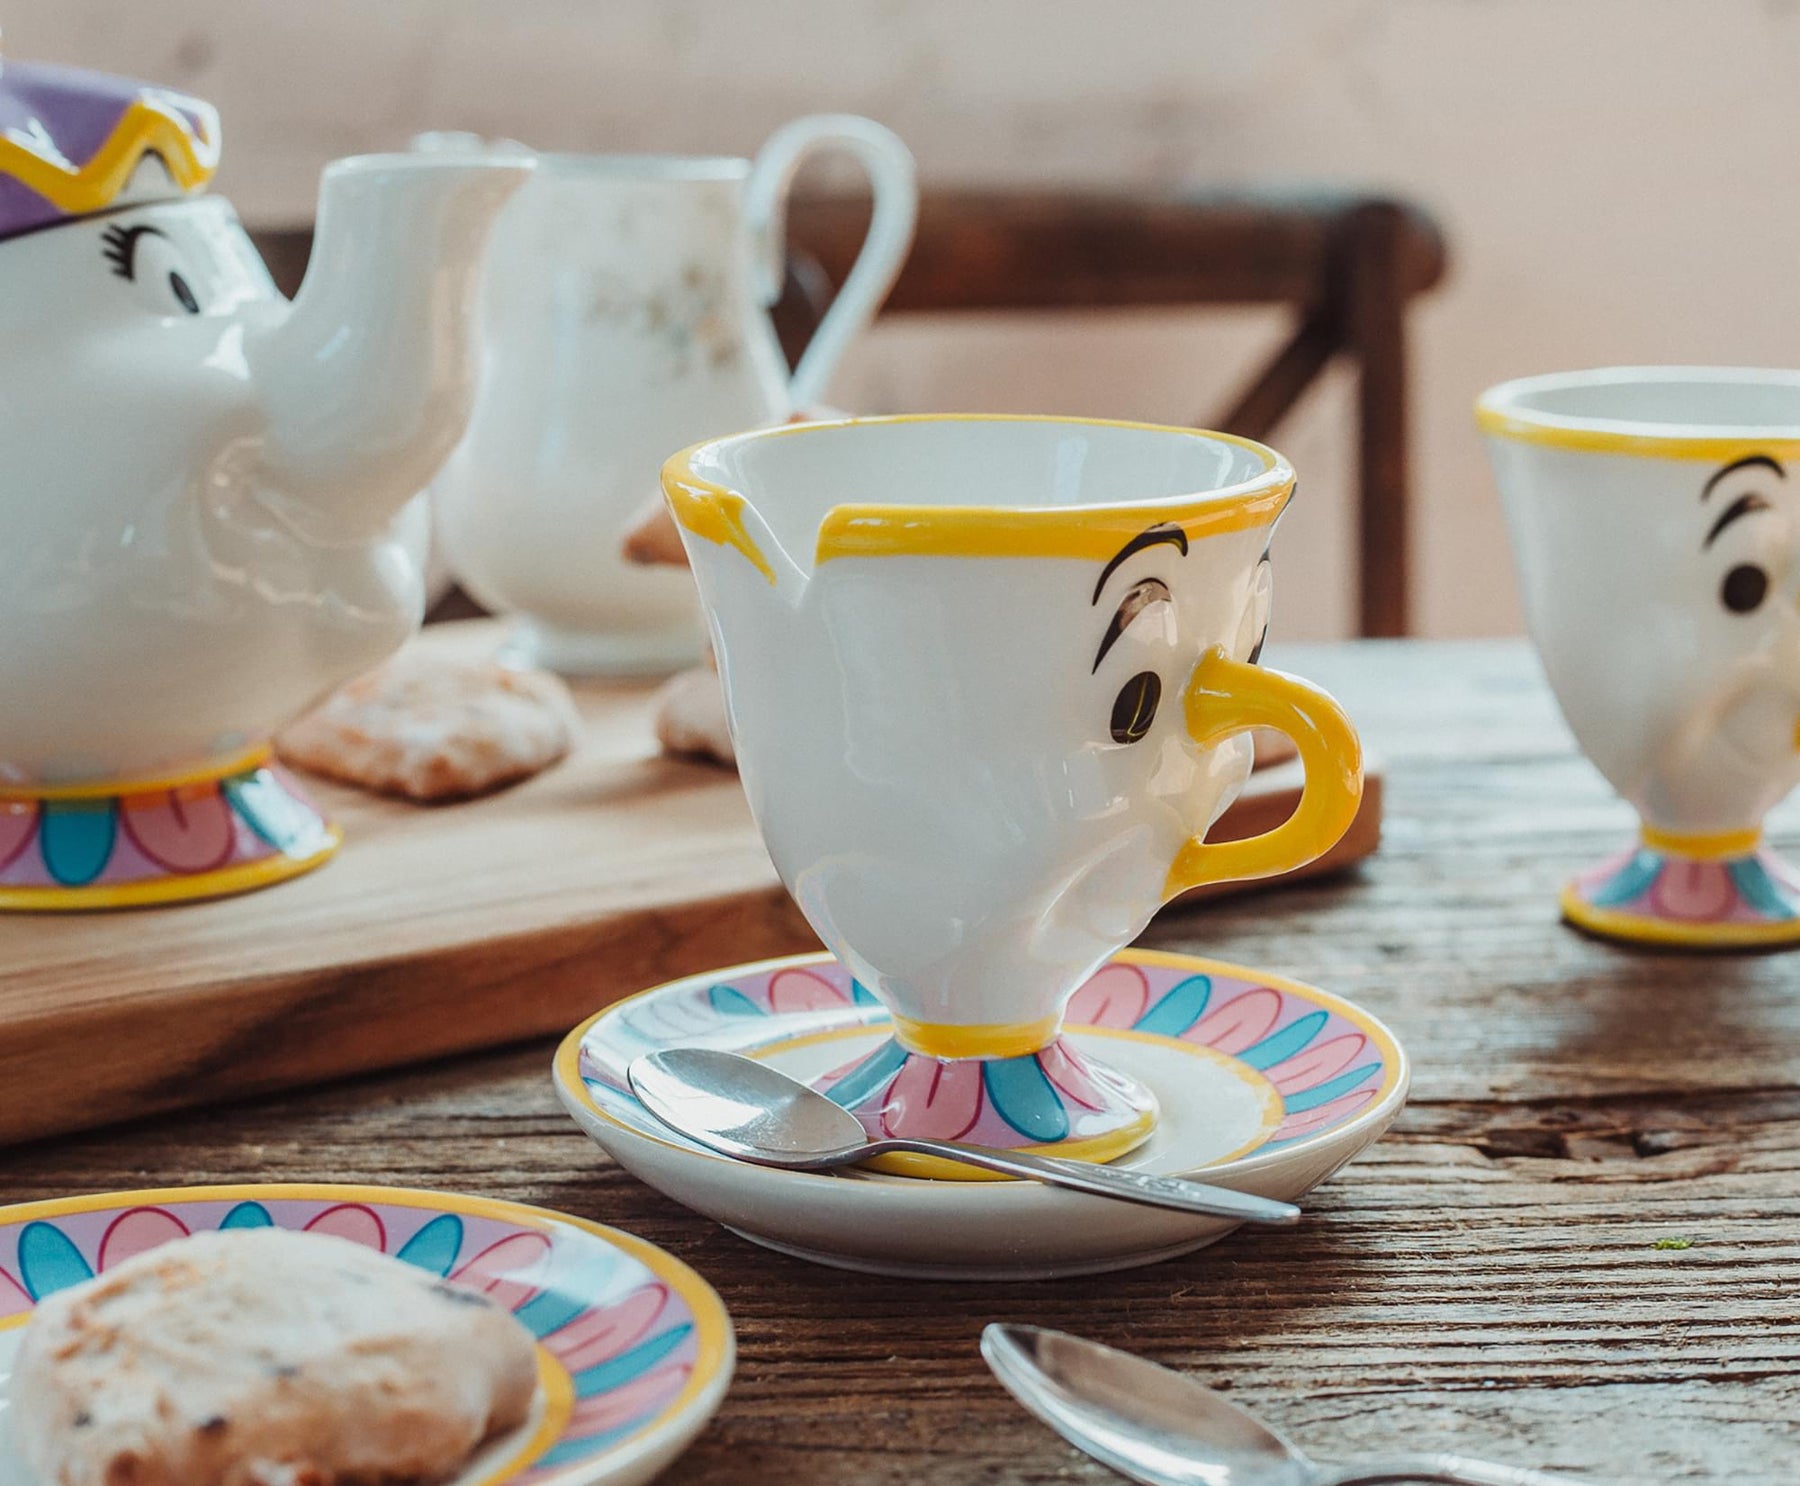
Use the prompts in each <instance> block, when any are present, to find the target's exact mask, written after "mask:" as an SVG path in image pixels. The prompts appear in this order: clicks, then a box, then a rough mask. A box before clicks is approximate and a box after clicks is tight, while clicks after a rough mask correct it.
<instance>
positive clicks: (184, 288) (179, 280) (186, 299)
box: [169, 269, 200, 315]
mask: <svg viewBox="0 0 1800 1486" xmlns="http://www.w3.org/2000/svg"><path fill="white" fill-rule="evenodd" d="M169 292H170V293H171V294H173V295H174V296H175V299H176V301H177V302H178V303H179V304H180V305H181V307H182V308H183V309H184V310H186V311H187V312H188V313H189V314H190V315H197V314H199V313H200V301H199V300H198V299H196V298H194V291H193V290H192V289H191V288H190V287H189V286H188V281H187V280H186V279H184V278H183V277H182V276H181V275H180V274H179V273H178V272H176V271H175V270H174V269H170V270H169Z"/></svg>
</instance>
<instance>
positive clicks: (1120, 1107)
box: [814, 1037, 1157, 1181]
mask: <svg viewBox="0 0 1800 1486" xmlns="http://www.w3.org/2000/svg"><path fill="white" fill-rule="evenodd" d="M814 1087H815V1088H817V1089H818V1090H819V1091H820V1092H821V1093H824V1094H826V1095H828V1096H829V1097H830V1098H831V1099H833V1100H835V1101H836V1102H837V1103H839V1104H841V1105H843V1106H844V1107H845V1108H846V1109H848V1110H850V1111H851V1112H852V1113H853V1114H855V1115H856V1117H857V1118H858V1119H859V1120H861V1121H862V1123H863V1128H864V1129H866V1130H867V1131H868V1132H869V1134H870V1135H871V1136H875V1137H877V1138H881V1137H888V1136H912V1137H917V1138H921V1139H926V1140H957V1141H963V1142H965V1143H967V1144H969V1145H985V1146H991V1147H993V1148H995V1149H997V1150H1013V1151H1029V1152H1031V1153H1033V1154H1036V1155H1044V1156H1058V1157H1061V1158H1062V1159H1064V1160H1070V1161H1095V1162H1106V1161H1112V1160H1116V1159H1117V1158H1118V1157H1120V1156H1123V1155H1125V1154H1126V1153H1127V1152H1128V1151H1132V1150H1135V1149H1136V1148H1137V1147H1138V1146H1140V1145H1142V1144H1143V1143H1144V1141H1145V1140H1147V1139H1148V1138H1149V1136H1150V1132H1151V1131H1152V1130H1153V1129H1154V1128H1155V1126H1156V1116H1157V1106H1156V1096H1155V1095H1154V1094H1153V1093H1151V1092H1150V1090H1149V1089H1147V1088H1146V1087H1144V1085H1143V1084H1141V1083H1139V1082H1138V1081H1137V1080H1136V1079H1134V1078H1129V1077H1127V1076H1126V1075H1125V1074H1123V1073H1120V1072H1118V1071H1117V1070H1116V1069H1112V1068H1109V1067H1107V1066H1106V1065H1105V1064H1103V1063H1100V1062H1097V1061H1095V1060H1094V1059H1093V1058H1091V1057H1089V1056H1087V1055H1086V1054H1084V1053H1082V1052H1080V1051H1078V1050H1077V1049H1076V1048H1075V1047H1074V1046H1073V1044H1071V1043H1070V1042H1069V1040H1068V1039H1067V1038H1064V1037H1059V1038H1058V1039H1057V1040H1056V1041H1055V1042H1053V1043H1051V1044H1050V1046H1049V1047H1046V1048H1044V1049H1042V1050H1041V1051H1039V1052H1035V1053H1027V1054H1025V1055H1023V1056H1022V1057H1013V1058H934V1057H931V1056H930V1055H928V1054H925V1053H915V1052H911V1051H909V1050H908V1049H906V1048H904V1047H902V1046H901V1045H900V1044H899V1043H898V1042H896V1041H894V1040H893V1039H891V1038H890V1039H889V1040H888V1041H887V1042H884V1043H883V1044H882V1045H881V1046H880V1047H878V1048H876V1049H875V1051H874V1052H872V1053H870V1054H869V1055H868V1056H867V1057H864V1058H861V1059H859V1060H858V1061H857V1062H855V1063H853V1064H851V1065H849V1066H848V1067H845V1068H840V1069H838V1070H836V1071H835V1072H833V1073H829V1074H826V1075H825V1076H824V1077H822V1078H819V1079H816V1080H815V1081H814ZM868 1167H869V1169H871V1170H874V1171H883V1172H888V1173H890V1174H892V1175H897V1176H914V1177H930V1178H935V1179H939V1180H942V1179H950V1180H958V1181H983V1180H991V1181H1005V1180H1007V1178H1005V1177H996V1176H994V1175H993V1174H992V1173H989V1172H983V1171H977V1170H975V1169H974V1168H973V1167H970V1166H964V1165H962V1164H960V1163H958V1162H955V1161H948V1160H944V1159H941V1158H939V1157H936V1156H920V1155H913V1154H910V1153H906V1154H898V1155H889V1156H878V1157H876V1158H875V1159H874V1160H872V1161H870V1162H869V1163H868Z"/></svg>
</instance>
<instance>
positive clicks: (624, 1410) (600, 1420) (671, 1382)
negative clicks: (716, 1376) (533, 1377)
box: [566, 1362, 694, 1439]
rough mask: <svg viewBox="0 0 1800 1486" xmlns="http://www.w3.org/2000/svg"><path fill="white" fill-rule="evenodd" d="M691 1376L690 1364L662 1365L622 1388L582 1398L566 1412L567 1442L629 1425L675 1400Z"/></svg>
mask: <svg viewBox="0 0 1800 1486" xmlns="http://www.w3.org/2000/svg"><path fill="white" fill-rule="evenodd" d="M693 1373H694V1366H693V1364H692V1363H691V1362H665V1363H664V1364H663V1365H662V1366H661V1367H658V1368H654V1369H652V1370H651V1371H650V1372H647V1373H645V1374H644V1375H643V1377H641V1378H637V1379H634V1380H633V1381H632V1382H629V1383H627V1384H625V1386H624V1387H622V1388H614V1389H613V1390H612V1391H611V1392H608V1393H602V1394H600V1395H598V1396H597V1397H594V1398H584V1399H582V1400H581V1402H579V1403H578V1404H576V1405H575V1408H574V1410H573V1411H572V1412H571V1413H570V1415H569V1424H568V1428H567V1431H566V1433H567V1434H568V1436H569V1438H571V1439H585V1438H587V1437H588V1436H589V1435H594V1434H605V1433H606V1432H607V1431H608V1430H610V1429H617V1428H618V1427H619V1426H620V1425H621V1424H629V1423H630V1422H631V1421H632V1420H633V1419H635V1418H637V1417H638V1416H639V1415H641V1414H645V1413H648V1412H649V1411H650V1410H651V1409H653V1408H656V1407H658V1406H660V1405H662V1404H665V1403H667V1402H668V1401H669V1400H670V1399H672V1398H673V1397H675V1395H676V1394H677V1393H679V1392H681V1390H682V1389H683V1388H684V1387H685V1386H686V1385H687V1380H688V1379H689V1378H690V1377H692V1376H693Z"/></svg>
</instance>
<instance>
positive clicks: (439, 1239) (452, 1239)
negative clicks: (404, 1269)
mask: <svg viewBox="0 0 1800 1486" xmlns="http://www.w3.org/2000/svg"><path fill="white" fill-rule="evenodd" d="M462 1244H463V1223H462V1219H461V1218H459V1217H457V1215H456V1214H455V1213H439V1214H438V1215H437V1216H436V1217H435V1218H433V1219H432V1220H431V1221H430V1222H429V1223H427V1224H426V1225H425V1226H424V1227H423V1228H421V1229H420V1230H419V1231H418V1232H417V1233H415V1234H414V1235H413V1236H412V1237H411V1238H409V1239H407V1241H406V1242H405V1244H403V1245H402V1246H401V1249H400V1252H399V1253H397V1254H395V1255H394V1257H395V1258H396V1259H403V1260H405V1261H406V1263H408V1264H416V1265H417V1266H418V1267H419V1268H420V1269H423V1270H426V1271H428V1272H429V1273H431V1274H435V1275H438V1276H440V1277H441V1276H443V1275H447V1274H449V1273H450V1270H451V1268H452V1267H453V1266H454V1265H455V1263H456V1256H457V1255H458V1254H460V1253H461V1252H462Z"/></svg>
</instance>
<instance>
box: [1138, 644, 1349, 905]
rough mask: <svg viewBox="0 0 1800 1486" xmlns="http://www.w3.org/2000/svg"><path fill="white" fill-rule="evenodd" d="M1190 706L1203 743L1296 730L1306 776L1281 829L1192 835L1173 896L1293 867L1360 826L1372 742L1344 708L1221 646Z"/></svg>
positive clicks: (1173, 874) (1192, 686) (1192, 728)
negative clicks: (1365, 760) (1216, 837)
mask: <svg viewBox="0 0 1800 1486" xmlns="http://www.w3.org/2000/svg"><path fill="white" fill-rule="evenodd" d="M1186 709H1187V725H1188V732H1189V733H1190V734H1191V735H1192V737H1193V739H1194V741H1195V742H1196V743H1199V744H1202V745H1205V744H1209V743H1217V742H1218V741H1219V740H1220V739H1222V738H1225V737H1228V736H1230V735H1231V734H1232V733H1241V732H1243V731H1245V730H1246V729H1247V728H1257V727H1263V728H1273V729H1275V731H1276V732H1278V733H1286V734H1287V735H1288V737H1290V738H1292V739H1293V740H1294V746H1295V747H1296V748H1297V749H1299V752H1300V763H1301V766H1302V768H1303V769H1304V770H1305V772H1306V782H1305V783H1304V784H1303V785H1302V786H1301V791H1300V803H1299V804H1298V805H1296V806H1295V807H1294V813H1293V814H1292V815H1290V816H1289V817H1288V818H1287V819H1286V820H1285V821H1284V822H1282V824H1280V825H1278V826H1276V827H1275V829H1274V830H1272V831H1264V832H1263V833H1262V834H1261V835H1260V836H1251V837H1249V838H1248V839H1247V840H1243V841H1205V840H1201V839H1199V838H1196V839H1194V840H1192V841H1189V842H1188V843H1187V844H1186V845H1185V846H1183V847H1182V848H1181V851H1180V852H1179V854H1177V856H1176V858H1175V862H1174V865H1173V866H1171V867H1170V868H1169V877H1168V882H1167V884H1166V885H1165V886H1164V889H1163V896H1164V898H1165V899H1167V898H1175V897H1179V896H1180V895H1181V894H1182V893H1185V892H1187V891H1188V890H1189V889H1190V888H1196V887H1201V886H1203V885H1204V884H1206V883H1210V882H1240V881H1245V880H1247V879H1249V878H1254V877H1273V876H1275V875H1277V874H1278V873H1281V872H1289V871H1292V870H1293V869H1294V868H1295V867H1301V866H1304V865H1305V864H1306V863H1307V862H1310V861H1312V860H1313V859H1314V858H1315V857H1321V856H1323V855H1324V854H1325V853H1326V852H1328V851H1329V850H1331V848H1332V847H1333V846H1335V845H1336V844H1337V842H1338V838H1339V837H1340V836H1342V835H1343V834H1344V832H1345V831H1347V830H1349V829H1350V823H1351V822H1352V821H1353V820H1355V819H1356V811H1357V807H1358V805H1359V804H1360V803H1361V802H1362V789H1363V771H1362V741H1361V740H1360V739H1359V738H1358V737H1357V736H1356V729H1355V728H1354V727H1353V726H1352V725H1351V722H1350V719H1349V717H1347V716H1346V715H1345V713H1344V709H1343V708H1342V707H1340V706H1338V704H1337V703H1336V702H1335V701H1333V700H1332V699H1331V698H1330V697H1329V696H1327V695H1326V694H1325V693H1324V692H1323V691H1321V690H1320V689H1319V688H1318V687H1316V686H1314V685H1312V684H1311V683H1310V682H1306V681H1302V680H1301V679H1300V678H1299V677H1298V676H1289V675H1287V674H1286V673H1285V672H1282V671H1271V670H1269V669H1267V668H1266V667H1264V666H1253V665H1249V664H1246V663H1245V662H1243V661H1236V660H1232V659H1230V658H1229V657H1228V656H1227V655H1226V654H1225V652H1224V651H1223V650H1219V649H1214V650H1210V651H1208V652H1207V653H1206V654H1205V655H1204V656H1202V657H1201V659H1200V664H1199V665H1197V666H1195V667H1194V676H1193V679H1192V680H1191V681H1190V682H1189V683H1188V689H1187V697H1186Z"/></svg>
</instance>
